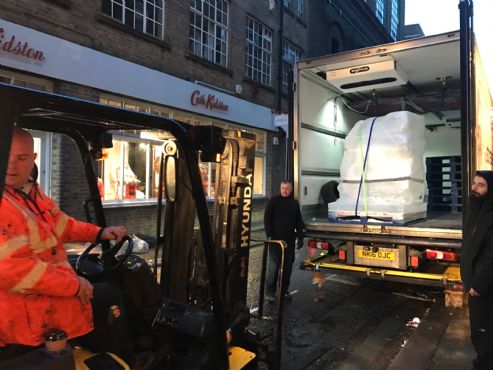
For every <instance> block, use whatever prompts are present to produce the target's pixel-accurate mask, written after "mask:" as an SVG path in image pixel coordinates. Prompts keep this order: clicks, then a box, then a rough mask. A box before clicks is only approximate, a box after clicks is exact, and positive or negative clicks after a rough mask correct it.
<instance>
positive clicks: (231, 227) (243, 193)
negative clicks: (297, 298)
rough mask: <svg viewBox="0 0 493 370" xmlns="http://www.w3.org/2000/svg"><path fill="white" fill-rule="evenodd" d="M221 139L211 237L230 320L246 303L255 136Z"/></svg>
mask: <svg viewBox="0 0 493 370" xmlns="http://www.w3.org/2000/svg"><path fill="white" fill-rule="evenodd" d="M223 137H224V138H226V146H225V149H224V151H223V153H222V156H221V161H220V162H219V163H218V164H217V167H216V179H215V186H214V190H215V198H214V211H213V233H214V242H215V245H216V249H217V260H218V270H219V275H220V276H221V277H222V279H221V283H222V286H221V289H222V293H223V294H222V295H223V297H224V298H223V299H224V307H225V311H226V317H227V318H228V316H229V317H230V318H231V314H232V311H231V310H233V311H234V310H236V308H238V307H240V306H245V305H246V303H247V285H248V262H249V261H248V259H249V251H250V249H249V248H250V226H251V221H252V195H253V175H254V164H255V135H254V134H248V133H245V132H242V131H239V130H227V131H224V132H223ZM236 314H237V313H236ZM233 315H235V314H233Z"/></svg>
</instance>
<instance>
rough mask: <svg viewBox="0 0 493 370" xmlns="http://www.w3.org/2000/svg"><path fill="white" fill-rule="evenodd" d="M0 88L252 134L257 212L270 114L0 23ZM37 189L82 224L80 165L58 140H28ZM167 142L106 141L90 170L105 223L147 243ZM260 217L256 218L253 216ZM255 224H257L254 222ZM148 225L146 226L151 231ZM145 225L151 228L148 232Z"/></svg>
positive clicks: (142, 136) (149, 137)
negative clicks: (35, 155) (15, 87)
mask: <svg viewBox="0 0 493 370" xmlns="http://www.w3.org/2000/svg"><path fill="white" fill-rule="evenodd" d="M0 81H1V82H4V83H11V84H16V85H20V86H25V87H28V88H33V89H38V90H44V91H49V92H54V93H59V94H64V95H70V96H74V97H79V98H83V99H88V100H93V101H96V102H99V103H101V104H109V105H112V106H118V107H121V108H122V109H132V110H136V111H140V112H146V113H149V114H155V115H162V116H166V117H169V118H172V119H177V120H181V121H184V122H187V123H190V124H193V125H216V126H220V127H223V128H235V129H241V130H245V131H248V132H252V133H255V134H256V140H257V147H256V159H255V174H254V199H256V200H257V201H258V202H257V203H258V212H260V211H261V210H262V209H263V200H264V198H265V196H266V189H267V188H268V187H267V186H266V184H267V182H268V181H270V178H269V179H268V177H269V176H270V175H269V174H268V172H269V171H267V170H266V167H267V163H268V161H269V158H268V151H267V138H268V136H269V134H271V133H272V132H273V130H274V125H273V117H272V113H271V110H270V109H269V108H267V107H264V106H260V105H257V104H253V103H251V102H248V101H246V100H243V99H240V98H239V97H237V96H234V95H231V94H227V93H224V92H221V91H217V90H214V89H212V88H209V87H207V86H203V85H201V84H199V83H193V82H190V81H186V80H182V79H179V78H176V77H174V76H171V75H168V74H165V73H163V72H159V71H156V70H152V69H149V68H146V67H143V66H141V65H138V64H135V63H131V62H128V61H126V60H123V59H119V58H115V57H113V56H110V55H108V54H105V53H102V52H99V51H95V50H93V49H90V48H86V47H83V46H80V45H77V44H74V43H72V42H68V41H66V40H64V39H61V38H57V37H54V36H51V35H47V34H44V33H41V32H38V31H36V30H33V29H31V28H27V27H24V26H21V25H18V24H14V23H11V22H8V21H4V20H1V19H0ZM33 136H34V137H35V144H36V150H37V151H38V154H39V155H38V163H37V165H38V168H39V177H38V181H39V182H40V184H41V186H43V188H44V189H45V190H46V192H47V193H49V194H50V195H51V196H52V197H53V198H54V199H55V200H56V201H57V202H58V204H59V206H60V207H61V208H62V209H64V210H65V211H66V212H68V213H70V214H72V215H74V216H76V217H81V218H83V217H85V215H84V212H83V211H82V207H81V204H82V203H83V202H84V201H85V199H84V198H83V196H81V195H80V194H83V193H84V192H83V191H82V190H83V188H84V187H85V184H84V180H83V179H81V174H82V171H81V168H82V162H81V160H80V159H78V158H77V157H76V149H75V145H74V143H73V142H72V141H71V140H70V139H68V138H67V137H64V136H63V135H58V134H53V135H47V134H43V133H37V132H33ZM167 139H168V138H167V137H166V136H165V135H164V134H159V133H155V132H133V133H132V134H131V135H129V134H123V133H119V132H115V133H113V147H112V148H110V149H107V150H105V151H104V152H103V156H102V158H101V159H100V160H99V161H98V162H97V166H96V167H97V171H98V173H97V175H98V181H99V189H100V194H101V198H102V201H103V205H104V206H105V208H106V211H107V212H106V213H107V218H108V223H112V224H124V225H126V226H127V228H128V229H129V230H130V231H131V232H135V233H137V234H140V235H141V236H143V237H144V238H145V237H152V235H153V231H152V230H153V229H154V223H153V222H150V221H152V220H151V218H152V217H155V207H156V202H157V193H158V189H157V172H156V163H157V158H158V157H159V148H160V147H161V145H162V143H163V142H164V141H165V140H167ZM200 169H201V171H202V179H203V186H204V190H205V192H206V195H207V196H208V197H209V198H210V199H211V200H212V199H213V198H214V175H215V169H214V165H211V164H209V163H200ZM259 217H260V216H259ZM259 217H257V218H259ZM151 224H152V225H151ZM150 225H151V226H150Z"/></svg>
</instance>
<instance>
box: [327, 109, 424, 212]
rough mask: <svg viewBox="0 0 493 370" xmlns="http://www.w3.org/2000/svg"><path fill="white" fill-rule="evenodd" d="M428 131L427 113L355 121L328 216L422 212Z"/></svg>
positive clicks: (348, 138) (399, 114)
mask: <svg viewBox="0 0 493 370" xmlns="http://www.w3.org/2000/svg"><path fill="white" fill-rule="evenodd" d="M372 122H373V128H372ZM424 131H425V124H424V119H423V117H421V116H419V115H417V114H414V113H411V112H407V111H402V112H392V113H389V114H387V115H386V116H383V117H376V118H368V119H366V120H362V121H359V122H357V123H356V125H354V127H353V128H352V129H351V131H350V132H349V134H348V136H347V137H346V140H345V144H344V155H343V159H342V163H341V168H340V170H341V183H340V184H339V187H338V189H339V192H340V198H339V199H338V200H337V201H336V202H334V203H331V204H330V205H329V218H336V217H347V216H360V217H361V216H366V217H375V218H388V219H391V220H397V221H402V220H405V221H409V220H410V219H415V218H422V217H424V216H425V215H426V204H425V203H424V193H425V173H424V165H423V155H424V145H425V139H424ZM370 132H371V138H370V140H369V136H370ZM365 157H366V163H365ZM363 167H364V173H363ZM356 208H357V209H356Z"/></svg>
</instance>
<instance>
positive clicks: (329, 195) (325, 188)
mask: <svg viewBox="0 0 493 370" xmlns="http://www.w3.org/2000/svg"><path fill="white" fill-rule="evenodd" d="M337 186H339V183H338V182H337V181H334V180H331V181H329V182H326V183H325V184H323V185H322V187H321V188H320V195H321V196H322V200H323V202H324V205H325V208H327V207H328V204H329V203H332V202H335V201H336V200H337V199H339V190H338V189H337Z"/></svg>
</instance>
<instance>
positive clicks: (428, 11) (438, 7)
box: [406, 0, 493, 92]
mask: <svg viewBox="0 0 493 370" xmlns="http://www.w3.org/2000/svg"><path fill="white" fill-rule="evenodd" d="M473 3H474V33H475V35H476V38H477V42H478V48H479V51H480V54H481V58H482V60H483V64H484V66H485V69H486V73H487V74H488V82H489V86H490V91H492V92H493V45H492V43H491V40H490V39H489V38H491V35H492V34H493V20H492V18H491V17H493V1H492V0H473ZM458 6H459V0H406V24H414V23H419V24H420V25H421V29H422V30H423V32H424V34H425V35H427V36H429V35H435V34H437V33H443V32H448V31H455V30H458V29H459V8H458Z"/></svg>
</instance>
